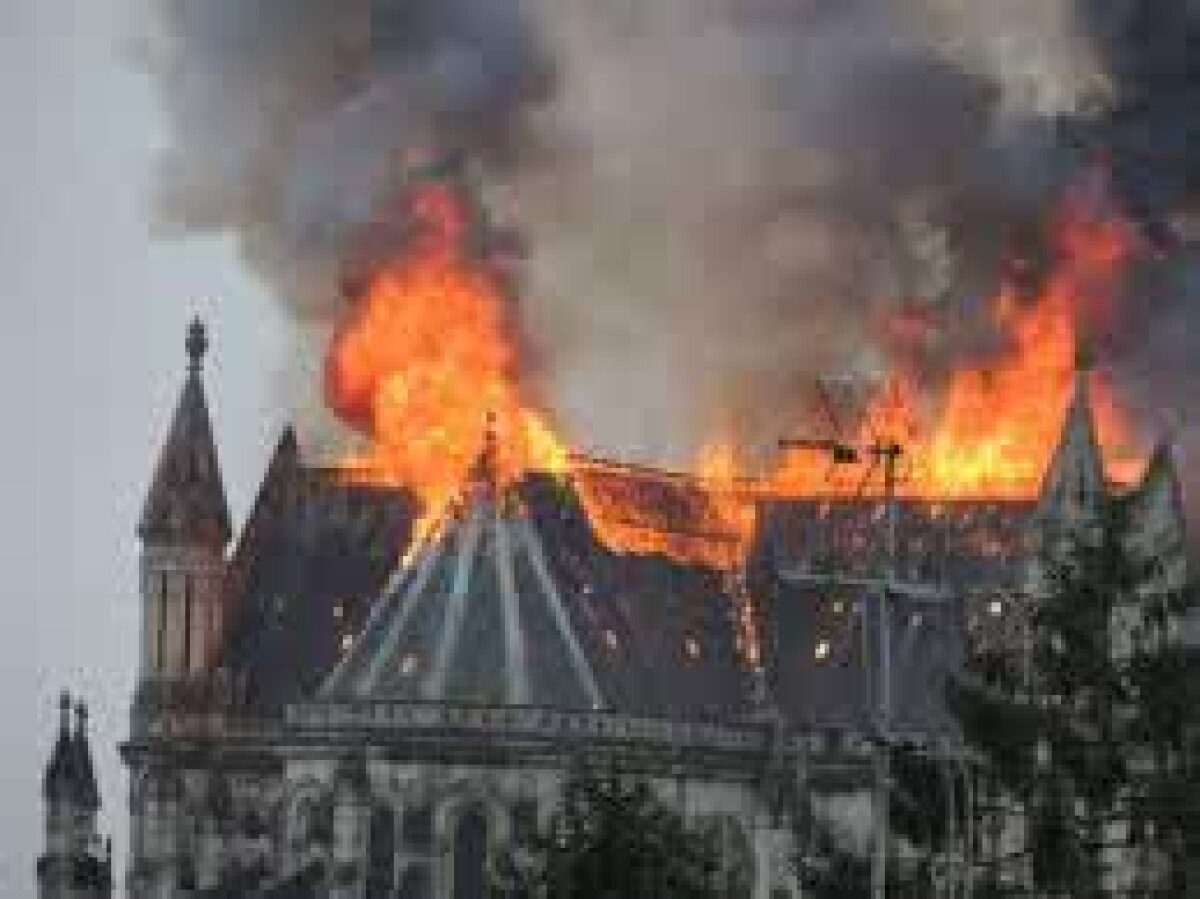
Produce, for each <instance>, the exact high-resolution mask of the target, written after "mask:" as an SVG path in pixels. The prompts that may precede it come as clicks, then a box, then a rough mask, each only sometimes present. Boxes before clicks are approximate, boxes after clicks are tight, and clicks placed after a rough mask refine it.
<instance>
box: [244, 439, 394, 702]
mask: <svg viewBox="0 0 1200 899" xmlns="http://www.w3.org/2000/svg"><path fill="white" fill-rule="evenodd" d="M416 510H417V505H416V502H415V500H414V499H413V497H412V496H410V495H409V494H407V493H405V492H404V491H401V490H395V489H390V488H385V487H376V486H371V485H364V484H356V483H352V482H349V481H347V480H345V478H344V477H343V476H342V475H340V474H339V473H337V472H332V471H327V470H322V469H313V468H305V467H303V466H302V465H301V464H300V461H299V455H298V451H297V448H296V442H295V436H294V435H293V434H292V433H291V432H290V431H288V432H285V434H284V435H283V438H282V439H281V440H280V442H279V446H278V448H277V449H276V452H275V456H274V457H273V459H272V461H271V464H270V466H269V467H268V474H267V477H266V478H265V480H264V483H263V487H262V490H261V491H260V494H259V497H258V500H257V502H256V503H255V506H254V511H253V512H252V514H251V516H250V519H249V521H248V522H247V525H246V528H245V530H244V532H243V534H242V537H241V540H240V542H239V545H238V548H237V551H236V552H235V554H234V557H233V561H232V563H231V566H230V580H229V587H228V595H227V603H228V606H229V608H230V610H231V615H232V617H233V624H232V627H231V628H230V630H229V633H228V635H227V637H226V645H225V649H224V656H223V658H222V661H221V664H222V666H223V667H225V668H227V669H228V670H230V671H231V672H232V673H233V675H234V676H235V679H236V681H237V682H238V683H239V684H240V685H241V686H240V688H239V692H240V694H241V695H242V697H243V701H244V702H246V703H248V704H249V705H250V706H251V707H253V708H255V709H257V710H259V711H262V712H269V713H278V712H280V711H281V710H282V708H283V706H284V705H285V704H286V703H288V702H291V701H295V700H297V699H300V698H302V697H305V696H310V695H312V694H313V693H314V692H315V691H316V689H317V687H318V686H319V684H320V683H321V681H322V680H323V678H324V677H325V676H326V675H327V673H328V672H329V671H330V670H331V669H332V668H333V666H334V665H335V664H336V662H337V660H338V658H339V656H340V649H341V645H342V641H343V640H345V639H347V638H348V636H352V635H353V633H355V632H356V631H357V629H358V628H359V627H360V626H361V625H362V623H363V621H364V620H365V617H366V614H367V610H368V609H369V607H370V604H371V602H372V600H373V599H374V598H375V597H376V596H377V595H378V593H379V591H380V590H381V589H382V586H383V584H384V582H385V581H386V579H387V576H388V574H389V572H391V571H392V569H393V568H394V567H395V564H396V561H397V559H398V558H399V556H400V553H401V552H402V551H403V550H404V548H405V547H406V546H407V544H408V542H409V538H410V532H411V527H412V522H413V519H414V516H415V514H416Z"/></svg>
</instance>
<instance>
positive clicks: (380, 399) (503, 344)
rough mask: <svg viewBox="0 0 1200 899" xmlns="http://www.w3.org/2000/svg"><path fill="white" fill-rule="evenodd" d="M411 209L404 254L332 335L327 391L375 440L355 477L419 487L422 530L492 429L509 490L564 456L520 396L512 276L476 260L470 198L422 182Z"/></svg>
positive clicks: (379, 273)
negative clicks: (509, 313)
mask: <svg viewBox="0 0 1200 899" xmlns="http://www.w3.org/2000/svg"><path fill="white" fill-rule="evenodd" d="M409 208H410V217H411V219H412V235H411V236H410V238H409V239H408V240H407V241H406V245H405V247H404V248H403V252H401V253H400V254H399V255H398V256H397V257H395V258H393V259H391V260H389V261H388V262H387V263H386V264H384V265H382V266H381V267H379V268H378V269H377V270H376V271H374V272H373V273H372V275H371V277H370V278H369V279H368V281H367V282H366V287H365V289H364V290H363V292H362V293H361V295H360V296H357V297H355V298H353V307H352V310H351V314H350V316H349V318H348V320H347V321H346V322H345V323H344V325H343V326H342V327H341V328H340V329H339V330H338V331H337V333H336V334H335V335H334V339H333V341H332V343H331V345H330V347H329V354H328V357H327V359H326V367H325V394H326V397H327V402H328V403H329V405H330V407H331V408H332V409H333V411H334V412H336V413H337V414H338V415H339V416H340V417H341V418H342V419H343V420H345V421H347V422H350V423H352V424H354V425H355V426H357V427H358V428H360V429H362V430H364V431H366V432H367V433H368V434H369V435H370V437H371V442H370V445H369V447H368V449H367V450H366V451H365V452H363V453H361V454H359V455H356V456H354V457H352V458H350V459H348V460H346V463H345V467H346V470H347V472H348V474H349V475H350V476H352V477H358V478H362V479H369V480H376V481H385V482H388V483H393V484H396V485H398V486H405V487H407V488H409V489H411V490H414V491H415V492H416V493H417V494H418V496H419V497H420V499H421V501H422V504H423V507H424V510H425V519H424V522H423V525H422V527H421V528H420V529H419V530H421V531H424V530H427V529H428V528H429V527H430V526H431V525H432V523H433V522H434V521H435V520H436V519H437V518H438V517H440V514H441V512H442V510H443V509H444V508H445V507H446V505H447V503H449V502H450V501H451V500H452V499H453V498H454V497H455V496H456V495H457V494H458V492H459V491H460V490H461V488H462V486H463V485H464V484H465V483H466V481H467V480H468V478H469V477H470V476H471V473H472V469H473V466H474V465H475V464H476V462H477V461H478V460H479V459H480V457H481V455H482V453H483V452H484V448H485V443H486V441H487V439H488V437H487V431H488V428H489V427H494V428H495V429H496V434H495V436H496V459H495V460H494V465H495V475H496V476H497V477H498V479H499V480H500V481H501V482H502V483H508V482H510V481H512V480H515V479H516V478H519V477H520V476H521V475H522V474H523V473H524V472H526V471H528V470H529V469H543V470H553V471H560V470H562V469H563V467H564V466H565V462H566V454H565V452H564V450H563V447H562V446H561V444H560V443H559V442H558V440H557V438H556V437H555V436H554V433H553V431H552V430H551V428H550V426H549V424H548V423H547V421H546V419H545V418H544V417H543V416H542V415H540V414H539V413H538V412H536V411H535V410H534V409H533V408H532V407H531V406H530V405H528V404H527V403H526V402H525V401H524V399H523V397H522V395H521V390H520V388H519V386H518V379H517V364H518V353H517V347H516V341H515V339H514V337H513V335H512V332H511V329H510V327H509V324H508V322H507V321H506V320H505V310H506V308H507V303H506V298H505V295H504V290H503V285H502V279H501V277H500V276H499V274H498V272H497V271H496V270H494V269H493V268H492V267H491V266H490V265H489V264H488V260H487V259H486V258H483V257H482V255H480V254H477V253H475V254H473V251H472V247H471V239H472V237H473V235H472V228H473V227H475V226H476V223H475V222H473V221H472V218H471V210H470V208H469V207H468V205H467V203H466V200H465V198H464V196H463V195H462V192H461V190H460V189H459V188H458V187H457V186H455V185H452V184H449V183H440V182H439V183H429V184H422V185H421V186H419V187H417V188H415V189H414V190H413V192H412V196H411V197H410V198H409ZM477 257H478V258H477ZM489 422H491V424H489Z"/></svg>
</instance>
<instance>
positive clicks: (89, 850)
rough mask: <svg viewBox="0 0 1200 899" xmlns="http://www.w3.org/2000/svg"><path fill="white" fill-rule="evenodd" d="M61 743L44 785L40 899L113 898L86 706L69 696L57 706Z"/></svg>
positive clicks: (57, 743) (52, 754)
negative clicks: (74, 702) (73, 704)
mask: <svg viewBox="0 0 1200 899" xmlns="http://www.w3.org/2000/svg"><path fill="white" fill-rule="evenodd" d="M59 708H60V714H61V720H60V722H59V730H58V738H57V739H56V740H55V742H54V748H53V749H52V750H51V752H50V761H49V763H48V764H47V765H46V773H45V777H44V778H43V780H42V798H43V800H44V802H45V819H46V833H45V848H44V850H43V852H42V855H41V857H40V858H39V859H38V862H37V881H38V896H39V897H40V899H106V897H109V896H111V895H112V848H111V844H110V843H107V842H106V843H105V844H104V845H101V842H100V836H99V834H98V833H97V831H96V815H97V813H98V812H99V811H100V792H99V789H98V788H97V786H96V776H95V773H94V770H93V768H92V753H91V748H90V747H89V745H88V736H87V707H86V706H85V705H84V704H83V703H79V704H78V705H77V706H76V707H75V730H74V732H72V730H71V697H70V696H69V695H67V694H66V693H63V695H62V698H61V700H60V702H59Z"/></svg>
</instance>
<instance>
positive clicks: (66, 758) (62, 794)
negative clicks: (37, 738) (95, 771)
mask: <svg viewBox="0 0 1200 899" xmlns="http://www.w3.org/2000/svg"><path fill="white" fill-rule="evenodd" d="M58 709H59V724H58V738H57V739H56V740H55V741H54V748H53V749H52V750H50V761H49V762H48V763H47V764H46V773H45V775H44V777H43V778H42V796H43V798H44V799H46V801H47V802H69V801H71V800H72V799H74V797H75V792H76V786H75V785H76V781H77V779H78V777H77V775H78V771H77V766H76V760H77V757H76V755H75V748H74V743H73V741H72V739H71V695H70V694H69V693H67V692H66V691H65V690H64V691H63V693H62V695H61V696H60V697H59V700H58Z"/></svg>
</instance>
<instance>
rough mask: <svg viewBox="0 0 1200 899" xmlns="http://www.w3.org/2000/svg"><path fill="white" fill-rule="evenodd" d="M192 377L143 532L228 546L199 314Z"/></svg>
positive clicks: (146, 536) (190, 343)
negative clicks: (206, 392) (205, 385)
mask: <svg viewBox="0 0 1200 899" xmlns="http://www.w3.org/2000/svg"><path fill="white" fill-rule="evenodd" d="M184 345H185V348H186V350H187V356H188V366H187V378H186V380H185V381H184V385H183V392H182V394H181V395H180V398H179V403H178V405H177V406H176V408H175V417H174V419H173V420H172V422H171V429H170V431H169V432H168V434H167V440H166V444H165V445H164V446H163V450H162V454H161V456H160V457H159V462H158V467H157V469H156V470H155V474H154V480H153V481H152V482H151V485H150V491H149V494H148V495H147V497H146V504H145V507H144V509H143V512H142V519H141V523H140V525H139V527H138V535H139V536H140V537H141V538H142V539H143V540H147V541H156V542H165V543H202V544H207V545H217V546H224V545H225V544H226V543H228V542H229V539H230V537H231V536H232V533H233V529H232V526H231V524H230V516H229V506H228V503H227V502H226V499H225V487H224V484H223V483H222V481H221V471H220V467H219V465H218V462H217V448H216V443H215V441H214V439H213V432H212V421H211V419H210V418H209V414H208V403H207V401H206V399H205V396H204V385H203V380H202V371H203V365H204V356H205V353H206V352H207V351H208V335H207V333H206V332H205V328H204V324H203V323H202V322H201V321H200V319H199V318H196V319H194V320H193V321H192V323H191V325H190V326H189V327H188V331H187V339H186V341H185V344H184Z"/></svg>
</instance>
